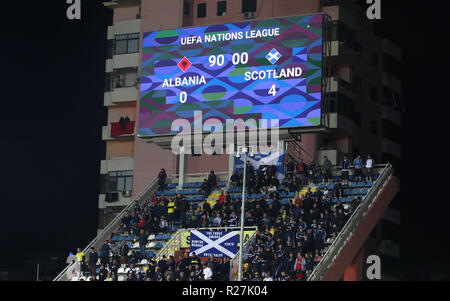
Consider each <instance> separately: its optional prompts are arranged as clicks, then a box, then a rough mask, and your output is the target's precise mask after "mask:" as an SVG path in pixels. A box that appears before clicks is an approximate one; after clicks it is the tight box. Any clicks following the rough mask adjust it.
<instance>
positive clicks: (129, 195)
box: [122, 190, 131, 198]
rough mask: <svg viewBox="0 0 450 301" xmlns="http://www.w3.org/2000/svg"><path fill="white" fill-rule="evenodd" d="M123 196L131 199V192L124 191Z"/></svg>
mask: <svg viewBox="0 0 450 301" xmlns="http://www.w3.org/2000/svg"><path fill="white" fill-rule="evenodd" d="M122 196H123V197H124V198H129V197H131V190H124V191H122Z"/></svg>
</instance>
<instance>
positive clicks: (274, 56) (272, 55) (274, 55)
mask: <svg viewBox="0 0 450 301" xmlns="http://www.w3.org/2000/svg"><path fill="white" fill-rule="evenodd" d="M280 58H281V54H280V53H279V52H278V51H277V50H276V49H275V48H273V49H272V50H271V51H270V52H269V53H268V54H267V55H266V59H267V60H268V61H269V62H270V63H271V64H272V65H273V64H275V63H276V62H278V60H279V59H280Z"/></svg>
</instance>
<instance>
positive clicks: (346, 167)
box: [340, 156, 350, 182]
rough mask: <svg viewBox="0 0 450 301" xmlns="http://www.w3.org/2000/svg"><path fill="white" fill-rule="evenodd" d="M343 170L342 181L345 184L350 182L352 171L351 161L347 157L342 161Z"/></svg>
mask: <svg viewBox="0 0 450 301" xmlns="http://www.w3.org/2000/svg"><path fill="white" fill-rule="evenodd" d="M340 167H341V170H342V179H344V182H346V181H347V180H348V171H349V169H350V161H349V160H348V159H347V156H344V159H343V160H342V161H341V165H340Z"/></svg>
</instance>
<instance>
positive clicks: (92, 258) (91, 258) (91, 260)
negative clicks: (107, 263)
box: [88, 247, 98, 277]
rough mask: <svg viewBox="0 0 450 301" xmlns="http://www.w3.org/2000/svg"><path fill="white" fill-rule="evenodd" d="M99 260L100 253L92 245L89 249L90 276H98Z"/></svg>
mask: <svg viewBox="0 0 450 301" xmlns="http://www.w3.org/2000/svg"><path fill="white" fill-rule="evenodd" d="M97 261H98V254H97V252H95V249H94V248H93V247H91V249H90V251H89V257H88V265H89V275H90V276H94V277H95V276H96V273H95V270H96V266H97Z"/></svg>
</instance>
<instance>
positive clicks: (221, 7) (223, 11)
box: [217, 1, 227, 16]
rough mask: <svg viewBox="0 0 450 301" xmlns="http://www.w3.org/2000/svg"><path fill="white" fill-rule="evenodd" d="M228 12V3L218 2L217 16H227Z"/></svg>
mask: <svg viewBox="0 0 450 301" xmlns="http://www.w3.org/2000/svg"><path fill="white" fill-rule="evenodd" d="M226 12H227V1H218V2H217V15H218V16H225V14H226Z"/></svg>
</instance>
